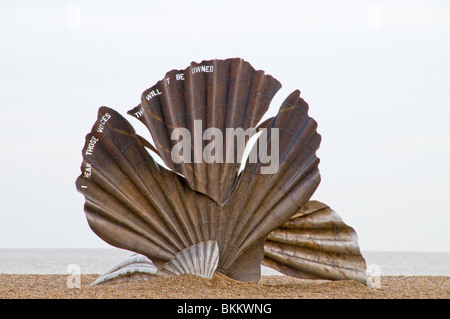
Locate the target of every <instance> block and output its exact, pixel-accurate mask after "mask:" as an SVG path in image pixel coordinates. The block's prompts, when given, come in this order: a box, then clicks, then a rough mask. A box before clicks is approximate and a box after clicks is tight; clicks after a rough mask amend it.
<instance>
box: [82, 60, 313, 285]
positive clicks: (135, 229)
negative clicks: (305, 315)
mask: <svg viewBox="0 0 450 319" xmlns="http://www.w3.org/2000/svg"><path fill="white" fill-rule="evenodd" d="M280 86H281V85H280V84H279V82H278V81H276V80H275V79H274V78H273V77H271V76H269V75H265V74H264V72H263V71H255V70H254V69H253V68H252V67H251V66H250V64H249V63H248V62H245V61H243V60H242V59H228V60H212V61H203V62H202V63H200V64H197V63H192V64H191V66H190V67H189V68H187V69H186V70H181V71H177V70H174V71H171V72H169V73H167V74H166V76H165V77H164V78H163V80H161V81H159V82H158V83H157V84H156V85H155V86H152V87H151V88H150V89H148V90H146V91H144V93H143V95H142V101H141V104H140V105H139V106H137V107H136V108H134V109H133V110H131V111H129V112H128V113H129V114H131V115H134V116H135V117H136V118H138V119H139V120H141V121H142V122H143V123H144V124H145V125H146V126H147V127H148V129H149V131H150V133H151V136H152V138H153V141H154V142H155V146H156V149H155V148H153V146H152V145H151V144H150V143H149V142H147V141H146V140H145V139H144V138H143V137H140V136H138V135H137V134H136V132H135V130H134V129H133V127H132V125H131V124H130V123H129V122H128V121H127V120H126V119H125V118H124V117H123V116H121V115H120V114H119V113H118V112H116V111H114V110H113V109H111V108H108V107H101V108H100V109H99V112H98V118H97V121H96V123H95V124H94V126H93V127H92V130H91V132H90V133H89V134H88V135H87V136H86V142H85V146H84V148H83V151H82V155H83V163H82V166H81V175H80V177H79V178H78V179H77V182H76V185H77V189H78V191H79V192H81V193H82V194H83V195H84V196H85V199H86V202H85V206H84V210H85V213H86V217H87V220H88V223H89V225H90V227H91V228H92V230H93V231H94V232H95V233H96V234H97V235H98V236H99V237H100V238H102V239H103V240H105V241H106V242H108V243H110V244H111V245H114V246H116V247H120V248H124V249H128V250H130V251H133V252H136V253H139V254H142V255H144V256H146V257H148V258H149V259H151V261H152V263H153V264H154V266H155V267H156V268H157V269H158V272H159V273H165V274H169V273H171V272H172V274H178V273H181V272H183V271H185V272H192V271H194V272H195V273H197V274H198V275H202V274H203V275H205V274H207V275H205V276H209V275H210V274H211V267H213V268H215V267H217V268H216V270H217V271H220V272H222V273H224V274H226V275H227V276H230V277H231V278H234V279H237V280H242V281H258V280H259V278H260V275H261V270H260V269H261V261H262V258H263V256H264V254H265V249H266V245H265V243H266V238H267V236H268V235H269V234H271V233H272V232H273V231H274V230H275V229H277V228H279V227H280V226H282V225H284V224H285V223H286V222H288V221H289V220H290V219H291V218H292V216H294V215H295V214H297V213H298V212H299V211H301V209H302V207H303V206H304V205H305V203H307V202H308V200H309V199H310V197H311V196H312V194H313V193H314V191H315V190H316V188H317V186H318V185H319V183H320V174H319V170H318V164H319V159H318V158H317V156H316V150H317V149H318V148H319V145H320V140H321V137H320V135H319V134H318V133H317V131H316V128H317V123H316V122H315V121H314V120H313V119H312V118H311V117H310V116H309V115H308V104H307V103H306V102H305V101H304V100H303V99H302V98H300V92H299V91H294V92H293V93H292V94H291V95H289V96H288V97H287V98H286V100H285V101H284V102H283V104H282V106H281V108H280V110H279V112H278V114H277V115H276V116H275V117H274V118H271V119H269V120H268V121H266V122H265V123H264V124H263V126H264V127H267V132H269V134H268V135H266V136H263V135H261V136H260V137H259V138H258V142H260V143H258V144H255V145H254V149H256V148H257V147H258V148H259V147H266V148H267V150H268V152H267V154H271V155H273V154H278V155H279V156H277V158H278V160H279V163H278V166H277V168H278V169H277V170H276V171H275V172H273V173H270V174H264V173H262V171H263V170H262V168H263V167H267V162H265V161H264V156H262V157H260V158H258V160H257V161H256V162H255V161H251V160H250V158H249V159H247V162H246V163H245V167H244V170H243V171H242V172H241V173H240V174H238V170H239V167H240V163H239V161H238V159H239V156H241V155H240V154H239V152H237V150H236V149H234V153H233V154H234V158H233V161H232V162H231V163H207V162H204V161H203V162H202V161H200V162H198V163H196V161H195V158H193V157H194V156H195V152H196V147H195V145H191V146H190V147H192V150H193V152H192V153H191V155H192V158H191V159H192V161H191V162H190V163H180V164H177V163H174V161H173V160H172V157H171V155H172V154H171V150H173V147H174V146H175V144H174V143H175V142H176V141H173V140H172V139H171V134H172V131H173V130H174V129H175V128H187V129H188V130H189V131H190V132H192V131H195V127H194V126H195V125H196V123H197V122H194V121H195V120H202V123H203V125H202V127H201V130H200V133H201V134H203V133H204V132H205V130H206V129H208V128H213V127H217V128H219V129H222V130H225V129H226V128H243V129H246V128H251V127H255V126H256V125H257V124H258V122H259V121H260V119H261V118H262V116H263V115H264V113H265V112H266V110H267V108H268V106H269V103H270V101H271V99H272V97H273V95H274V94H275V93H276V91H277V90H278V89H279V88H280ZM272 129H275V130H274V131H273V130H272ZM275 131H276V132H277V134H278V135H279V138H278V139H277V140H276V143H274V142H273V140H272V135H274V134H275V133H270V132H275ZM192 133H193V134H195V132H192ZM246 141H247V140H246ZM224 145H226V143H224ZM202 147H205V144H203V145H202ZM241 147H242V146H241ZM148 149H151V150H153V151H155V152H157V153H158V154H159V155H160V156H161V158H162V160H163V161H164V163H165V164H166V165H167V167H169V169H165V168H163V167H162V166H161V165H159V164H157V163H156V162H155V160H154V159H153V157H152V156H151V155H150V153H149V152H148ZM201 149H202V148H201ZM223 151H224V154H227V153H228V152H230V151H231V150H230V149H226V148H224V149H223ZM258 152H259V155H264V154H263V153H262V152H261V151H260V149H258ZM258 152H256V153H258ZM269 238H272V237H270V236H269ZM212 243H214V244H212ZM284 244H285V243H284ZM214 247H216V248H217V249H216V248H214ZM217 253H218V260H217V259H216V258H212V257H213V255H214V254H217ZM266 257H267V253H266ZM189 260H190V261H189ZM202 261H204V262H206V263H208V265H197V266H195V267H194V266H193V267H194V268H192V267H191V266H190V265H188V264H189V263H193V262H195V263H201V262H202ZM277 262H278V263H281V264H283V262H282V261H280V260H279V259H277ZM174 267H175V268H176V269H177V270H176V271H175V270H174V269H175V268H174ZM276 267H277V268H280V267H279V265H278V264H277V266H276ZM180 269H181V270H180ZM183 269H184V270H183ZM192 269H194V270H192ZM195 269H198V270H195Z"/></svg>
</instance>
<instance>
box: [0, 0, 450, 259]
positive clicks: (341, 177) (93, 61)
mask: <svg viewBox="0 0 450 319" xmlns="http://www.w3.org/2000/svg"><path fill="white" fill-rule="evenodd" d="M122 3H124V4H123V5H122V4H119V2H117V3H116V2H115V3H111V1H105V2H95V1H75V2H64V1H40V2H39V3H37V1H28V2H27V1H21V2H20V3H19V2H18V1H1V2H0V101H1V106H0V110H1V113H0V114H1V117H0V134H1V135H0V136H1V138H0V151H1V160H0V161H1V162H0V163H1V168H0V178H1V185H0V199H1V207H0V214H1V215H0V248H53V247H55V248H71V247H81V248H90V247H93V248H97V247H110V246H109V245H108V244H106V243H104V242H103V241H102V240H101V239H100V238H98V237H97V236H96V235H95V234H94V233H93V232H92V231H91V230H90V228H89V226H88V224H87V221H86V219H85V215H84V212H83V204H84V197H83V196H82V195H81V194H79V193H78V192H77V191H76V189H75V179H76V178H77V176H78V175H79V174H80V169H79V167H80V165H81V160H82V157H81V149H82V147H83V145H84V137H85V135H86V134H87V133H88V132H89V131H90V129H91V127H92V125H93V123H94V121H95V120H96V116H97V110H98V108H99V107H100V106H102V105H106V106H109V107H112V108H114V109H115V110H117V111H118V112H120V113H121V114H122V115H124V116H126V117H127V118H128V119H129V120H130V122H131V123H132V124H133V125H134V127H135V128H136V129H137V130H138V132H139V133H140V134H141V135H143V136H144V137H147V138H148V137H149V133H148V132H147V130H146V129H145V128H144V126H143V125H142V124H141V123H140V122H139V121H138V120H136V119H134V118H132V117H131V116H128V115H126V112H127V111H128V110H130V109H131V108H133V107H134V106H136V105H137V104H138V103H139V101H140V95H141V93H142V92H143V91H144V90H145V89H146V88H148V87H150V86H152V85H153V84H155V83H156V82H157V81H158V80H160V79H161V78H162V77H163V76H164V75H165V73H166V72H167V71H169V70H171V69H183V68H185V67H187V66H188V65H189V64H190V62H191V61H196V62H200V61H202V60H205V59H214V58H221V59H224V58H229V57H241V58H243V59H245V60H247V61H249V62H250V63H251V64H252V65H253V66H254V67H255V68H256V69H262V70H265V71H266V73H269V74H271V75H273V76H274V77H275V78H277V79H278V80H279V81H280V82H281V83H282V85H283V88H282V89H281V90H280V91H279V92H278V94H277V96H276V97H275V98H274V100H273V103H272V106H273V107H274V108H275V111H276V108H277V107H279V106H280V104H281V102H282V101H283V100H284V99H285V98H286V97H287V95H288V94H289V93H291V92H292V91H293V90H295V89H300V90H301V92H302V97H303V98H304V99H305V100H306V101H307V102H308V103H309V105H310V115H311V116H312V117H314V118H315V119H316V120H317V122H318V123H319V128H318V131H319V133H320V134H321V135H322V144H321V147H320V150H319V152H318V155H319V157H320V158H321V163H320V166H319V169H320V171H321V175H322V182H321V184H320V185H319V188H318V190H317V191H316V193H315V194H314V196H313V199H317V200H320V201H323V202H325V203H327V204H328V205H330V206H331V208H333V209H334V210H335V211H337V212H338V213H339V214H340V216H341V217H342V218H343V220H344V221H345V222H346V223H347V224H349V225H350V226H352V227H353V228H355V230H356V231H357V233H358V236H359V242H360V246H361V249H363V250H408V251H450V194H449V191H450V166H449V163H450V125H449V123H448V120H449V117H450V110H449V107H450V3H449V2H448V1H311V2H309V3H303V2H301V1H280V0H278V1H261V0H259V1H243V0H240V1H173V2H169V1H164V2H163V1H142V2H131V1H126V2H122ZM125 4H126V5H125ZM78 10H79V11H78ZM78 13H79V16H78V15H77V14H78ZM78 18H79V19H78ZM271 115H274V112H272V114H271Z"/></svg>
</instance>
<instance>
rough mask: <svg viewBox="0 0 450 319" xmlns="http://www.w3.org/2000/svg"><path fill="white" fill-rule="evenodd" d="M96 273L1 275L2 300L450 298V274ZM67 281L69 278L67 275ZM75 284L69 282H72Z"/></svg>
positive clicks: (0, 290)
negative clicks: (370, 283)
mask: <svg viewBox="0 0 450 319" xmlns="http://www.w3.org/2000/svg"><path fill="white" fill-rule="evenodd" d="M98 276H99V275H95V274H94V275H92V274H89V275H80V281H79V285H77V286H79V287H73V288H70V286H71V285H70V284H69V285H68V279H69V276H68V275H61V274H58V275H32V274H0V299H241V298H242V299H324V298H325V299H449V298H450V277H448V276H410V277H408V276H383V277H380V285H379V287H378V288H370V287H367V286H365V285H363V284H361V283H358V282H355V281H347V280H343V281H328V280H304V279H296V278H292V277H287V276H263V277H262V278H261V280H260V282H259V283H253V282H239V281H235V280H232V279H230V278H228V277H226V276H224V275H222V274H219V273H216V274H214V276H213V278H212V279H211V280H208V279H205V278H200V277H196V276H192V275H181V276H177V277H172V278H162V277H154V278H151V279H148V280H142V281H134V282H117V283H105V284H101V285H97V286H91V285H90V283H92V282H93V281H94V280H95V279H97V278H98ZM69 280H70V279H69ZM72 286H73V285H72Z"/></svg>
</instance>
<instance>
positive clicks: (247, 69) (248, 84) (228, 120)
mask: <svg viewBox="0 0 450 319" xmlns="http://www.w3.org/2000/svg"><path fill="white" fill-rule="evenodd" d="M280 87H281V84H280V83H279V82H278V81H277V80H275V79H274V78H273V77H272V76H270V75H266V74H264V72H263V71H256V70H255V69H254V68H253V67H252V66H251V65H250V64H249V63H248V62H246V61H244V60H242V59H237V58H236V59H227V60H211V61H203V62H201V63H199V64H198V63H194V62H193V63H192V64H191V66H190V67H188V68H187V69H185V70H172V71H170V72H168V73H167V74H166V76H165V77H164V78H163V79H162V80H161V81H159V82H158V83H156V84H155V85H154V86H152V87H150V88H149V89H147V90H145V91H144V92H143V93H142V99H141V104H140V105H139V106H137V107H135V108H134V109H132V110H130V111H129V112H128V114H131V115H133V116H135V117H136V118H138V119H139V120H141V121H142V122H143V123H144V124H145V125H146V126H147V128H148V129H149V130H150V132H151V134H152V137H153V140H154V142H155V146H156V148H157V150H158V153H159V155H160V156H161V158H162V159H163V161H164V163H165V164H166V165H167V166H168V167H169V168H170V169H172V170H174V171H176V172H178V173H179V174H181V175H183V176H184V177H185V178H186V181H187V183H188V184H189V187H190V188H191V189H193V190H195V191H198V192H201V193H203V194H206V195H208V196H209V197H210V198H212V199H213V200H215V201H216V202H217V203H219V204H224V203H225V201H226V200H227V198H228V197H229V195H230V194H231V191H232V189H233V187H234V185H235V183H236V181H237V174H238V171H239V168H240V163H241V160H242V156H243V152H244V148H245V144H241V145H240V146H241V148H240V149H238V148H237V147H238V143H237V142H235V143H231V141H232V139H230V138H228V136H227V134H226V132H227V129H236V128H239V129H243V130H244V131H246V130H249V129H251V128H255V127H256V125H257V124H258V122H259V121H260V120H261V118H262V116H263V115H264V113H265V112H266V111H267V109H268V107H269V103H270V101H271V100H272V98H273V96H274V95H275V93H276V92H277V91H278V90H279V89H280ZM177 128H178V129H180V128H182V129H188V130H189V131H190V133H191V141H190V147H191V150H192V151H191V156H190V157H189V159H190V161H189V162H187V161H183V162H181V163H177V162H174V160H173V158H172V156H173V152H172V151H173V149H174V146H175V145H176V144H177V143H178V139H172V134H173V133H174V132H176V131H175V130H176V129H177ZM210 128H218V129H220V131H221V132H222V133H223V135H224V136H223V143H222V156H218V158H219V157H222V162H213V163H207V162H206V161H205V160H204V158H203V150H204V148H205V146H206V145H207V144H209V143H211V142H209V141H208V140H206V139H203V134H204V133H205V131H206V132H208V131H207V130H208V129H210ZM247 132H249V133H250V130H249V131H247ZM205 137H206V136H205ZM207 138H210V139H213V138H212V136H209V137H207ZM216 138H217V137H216ZM232 138H233V139H234V137H232ZM247 140H248V138H247ZM247 140H246V142H247ZM231 154H233V155H231ZM183 155H184V154H183ZM226 155H227V156H229V157H230V159H232V160H228V161H227V160H226V158H225V156H226ZM219 161H220V160H219Z"/></svg>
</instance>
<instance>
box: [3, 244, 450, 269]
mask: <svg viewBox="0 0 450 319" xmlns="http://www.w3.org/2000/svg"><path fill="white" fill-rule="evenodd" d="M131 254H132V253H131V252H130V251H127V250H122V249H114V248H99V249H0V273H3V274H70V273H72V272H73V269H74V268H73V266H72V265H76V267H77V269H79V271H80V273H81V274H102V273H104V272H105V271H107V270H108V269H110V268H111V267H113V266H114V265H115V264H117V263H118V262H120V261H122V260H123V259H125V258H126V257H128V256H129V255H131ZM363 256H364V258H365V259H366V264H367V266H368V267H367V268H368V274H369V275H376V276H378V275H381V276H450V252H399V251H363ZM279 274H280V273H278V272H277V271H275V270H273V269H271V268H267V267H264V266H263V268H262V275H263V276H264V275H279Z"/></svg>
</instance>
